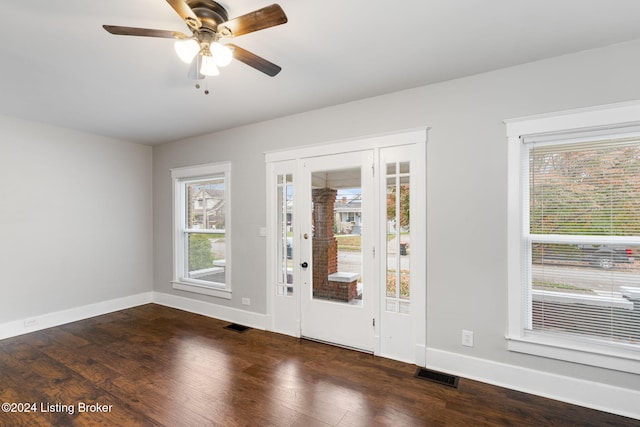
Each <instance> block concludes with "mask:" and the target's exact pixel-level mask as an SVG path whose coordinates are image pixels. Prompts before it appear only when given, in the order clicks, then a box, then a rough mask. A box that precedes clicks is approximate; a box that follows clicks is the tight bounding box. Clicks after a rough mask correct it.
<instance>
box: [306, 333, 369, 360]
mask: <svg viewBox="0 0 640 427" xmlns="http://www.w3.org/2000/svg"><path fill="white" fill-rule="evenodd" d="M300 338H301V339H303V340H307V341H313V342H317V343H320V344H326V345H330V346H333V347H340V348H344V349H346V350H353V351H358V352H360V353H365V354H370V355H372V356H373V355H374V354H373V350H364V349H362V348H358V347H351V346H348V345H345V344H338V343H335V342H331V341H324V340H320V339H318V338H311V337H305V336H304V335H300Z"/></svg>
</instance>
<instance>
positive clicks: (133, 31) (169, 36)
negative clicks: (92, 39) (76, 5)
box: [102, 25, 189, 39]
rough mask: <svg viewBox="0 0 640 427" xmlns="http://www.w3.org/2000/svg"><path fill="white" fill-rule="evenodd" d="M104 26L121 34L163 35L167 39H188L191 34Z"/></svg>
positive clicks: (113, 32)
mask: <svg viewBox="0 0 640 427" xmlns="http://www.w3.org/2000/svg"><path fill="white" fill-rule="evenodd" d="M102 28H104V29H105V30H107V31H108V32H110V33H111V34H116V35H120V36H143V37H161V38H165V39H186V38H188V37H189V36H187V35H186V34H183V33H181V32H180V31H168V30H152V29H150V28H136V27H120V26H118V25H103V26H102Z"/></svg>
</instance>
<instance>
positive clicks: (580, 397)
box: [426, 348, 640, 419]
mask: <svg viewBox="0 0 640 427" xmlns="http://www.w3.org/2000/svg"><path fill="white" fill-rule="evenodd" d="M426 367H427V368H429V369H433V370H436V371H441V372H446V373H449V374H453V375H457V376H460V377H464V378H469V379H472V380H477V381H481V382H484V383H488V384H493V385H496V386H499V387H505V388H509V389H512V390H518V391H522V392H526V393H530V394H535V395H537V396H542V397H548V398H550V399H554V400H559V401H562V402H567V403H571V404H573V405H579V406H584V407H587V408H591V409H597V410H599V411H604V412H609V413H613V414H617V415H622V416H625V417H630V418H634V419H640V405H638V402H640V391H636V390H631V389H627V388H622V387H615V386H610V385H607V384H601V383H597V382H592V381H585V380H581V379H576V378H571V377H566V376H563V375H557V374H551V373H548V372H542V371H536V370H533V369H529V368H523V367H520V366H514V365H508V364H505V363H499V362H493V361H490V360H486V359H478V358H475V357H470V356H465V355H462V354H458V353H451V352H447V351H442V350H437V349H433V348H427V364H426Z"/></svg>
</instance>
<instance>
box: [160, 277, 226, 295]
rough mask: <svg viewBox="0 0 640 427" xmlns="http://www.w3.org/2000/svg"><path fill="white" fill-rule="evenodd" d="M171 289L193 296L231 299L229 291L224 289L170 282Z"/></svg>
mask: <svg viewBox="0 0 640 427" xmlns="http://www.w3.org/2000/svg"><path fill="white" fill-rule="evenodd" d="M171 284H172V285H173V289H178V290H180V291H186V292H192V293H195V294H201V295H209V296H212V297H216V298H222V299H231V291H230V290H228V289H224V288H216V287H213V286H206V285H199V284H194V283H185V282H177V281H174V282H171Z"/></svg>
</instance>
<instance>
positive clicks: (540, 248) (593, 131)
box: [507, 106, 640, 373]
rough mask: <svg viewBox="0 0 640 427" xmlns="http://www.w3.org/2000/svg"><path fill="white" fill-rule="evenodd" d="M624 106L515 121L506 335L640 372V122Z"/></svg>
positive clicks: (549, 351)
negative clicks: (628, 118)
mask: <svg viewBox="0 0 640 427" xmlns="http://www.w3.org/2000/svg"><path fill="white" fill-rule="evenodd" d="M616 108H623V109H625V111H627V113H628V109H629V108H633V109H634V110H637V109H638V108H637V107H632V106H624V107H623V106H618V107H608V108H603V109H602V110H601V111H600V110H588V111H581V112H576V113H565V114H562V115H558V116H547V117H538V118H532V119H530V120H526V119H525V120H522V121H520V120H518V121H510V122H508V123H507V133H508V135H509V153H510V155H509V170H510V172H509V184H510V189H509V333H508V338H509V339H510V342H509V348H510V349H511V350H514V351H520V352H526V353H532V354H537V355H541V356H548V357H554V358H559V359H566V360H570V361H575V362H580V363H585V364H590V365H595V366H603V367H608V368H612V369H617V370H623V371H630V372H635V373H640V259H639V258H638V257H640V122H639V123H633V122H629V121H620V120H624V119H625V115H624V114H623V115H622V116H621V117H620V116H616V114H611V113H612V111H611V110H616ZM599 113H600V114H599ZM637 114H638V116H637V117H636V120H638V119H640V111H637ZM576 124H580V126H579V127H576V126H575V125H576ZM636 259H638V261H636Z"/></svg>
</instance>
